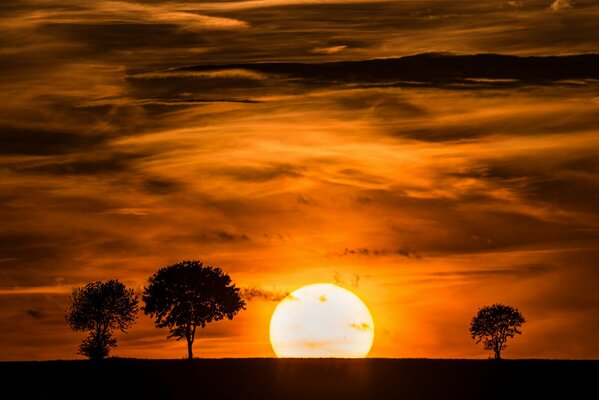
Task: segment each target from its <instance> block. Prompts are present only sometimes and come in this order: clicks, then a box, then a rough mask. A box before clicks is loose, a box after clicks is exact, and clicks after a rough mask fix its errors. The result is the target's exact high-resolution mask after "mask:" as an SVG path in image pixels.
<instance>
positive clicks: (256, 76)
mask: <svg viewBox="0 0 599 400" xmlns="http://www.w3.org/2000/svg"><path fill="white" fill-rule="evenodd" d="M127 78H129V79H149V80H161V79H189V78H193V79H249V80H256V81H261V80H265V79H267V75H265V74H261V73H258V72H254V71H249V70H245V69H228V70H221V71H219V70H217V71H176V70H174V71H173V70H171V71H164V72H144V73H139V74H133V75H129V76H127Z"/></svg>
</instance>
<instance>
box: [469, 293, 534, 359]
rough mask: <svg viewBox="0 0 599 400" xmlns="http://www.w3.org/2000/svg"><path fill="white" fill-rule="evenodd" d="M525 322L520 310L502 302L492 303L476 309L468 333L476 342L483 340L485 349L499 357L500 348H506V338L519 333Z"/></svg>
mask: <svg viewBox="0 0 599 400" xmlns="http://www.w3.org/2000/svg"><path fill="white" fill-rule="evenodd" d="M524 322H526V320H525V319H524V317H523V316H522V314H520V311H518V310H517V309H516V308H513V307H510V306H505V305H503V304H493V305H492V306H485V307H483V308H481V309H480V310H478V313H477V314H476V315H475V316H474V318H472V323H471V324H470V333H471V334H472V339H475V340H476V343H477V344H478V343H480V342H483V345H484V348H485V350H492V351H493V353H494V355H495V359H497V360H499V359H500V358H501V350H505V349H507V344H506V342H507V340H508V338H513V337H514V336H516V335H517V334H518V335H520V334H522V332H521V331H520V329H519V328H520V327H521V326H522V324H523V323H524Z"/></svg>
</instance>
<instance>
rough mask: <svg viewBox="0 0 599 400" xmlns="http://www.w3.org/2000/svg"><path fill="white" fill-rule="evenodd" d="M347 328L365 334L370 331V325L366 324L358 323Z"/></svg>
mask: <svg viewBox="0 0 599 400" xmlns="http://www.w3.org/2000/svg"><path fill="white" fill-rule="evenodd" d="M349 326H350V327H351V328H353V329H355V330H358V331H362V332H367V331H371V330H372V327H371V326H370V324H368V323H366V322H360V323H359V324H355V323H352V324H349Z"/></svg>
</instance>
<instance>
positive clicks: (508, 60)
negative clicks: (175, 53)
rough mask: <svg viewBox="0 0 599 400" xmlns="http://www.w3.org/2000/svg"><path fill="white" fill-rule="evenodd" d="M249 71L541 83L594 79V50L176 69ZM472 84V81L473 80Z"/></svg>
mask: <svg viewBox="0 0 599 400" xmlns="http://www.w3.org/2000/svg"><path fill="white" fill-rule="evenodd" d="M239 69H243V70H249V71H254V72H260V73H265V74H275V75H286V76H289V77H293V78H299V79H305V80H307V81H321V82H322V81H326V82H348V83H349V82H355V83H369V82H370V83H380V82H394V81H397V82H401V81H404V82H409V81H417V82H431V83H435V82H436V83H448V82H454V81H455V82H465V83H467V82H468V81H469V80H477V79H481V80H484V79H497V80H501V79H504V80H518V81H524V82H528V83H543V82H552V81H559V80H572V79H599V54H581V55H568V56H531V57H519V56H510V55H500V54H476V55H454V54H447V53H424V54H418V55H414V56H405V57H400V58H382V59H370V60H362V61H337V62H324V63H299V62H260V63H240V64H223V65H196V66H191V67H186V68H181V69H178V70H179V71H226V70H239ZM473 83H475V82H473Z"/></svg>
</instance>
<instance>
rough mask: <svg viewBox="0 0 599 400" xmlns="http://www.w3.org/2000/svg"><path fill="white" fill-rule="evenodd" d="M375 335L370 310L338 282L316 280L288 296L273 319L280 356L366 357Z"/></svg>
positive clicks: (272, 330)
mask: <svg viewBox="0 0 599 400" xmlns="http://www.w3.org/2000/svg"><path fill="white" fill-rule="evenodd" d="M373 339H374V322H373V320H372V316H371V315H370V311H369V310H368V308H367V307H366V305H365V304H364V303H363V302H362V300H360V298H359V297H358V296H356V295H355V294H353V293H352V292H350V291H349V290H346V289H343V288H341V287H339V286H337V285H333V284H329V283H316V284H312V285H308V286H304V287H302V288H300V289H297V290H296V291H294V292H292V293H291V294H290V295H288V296H287V297H285V298H284V299H283V300H282V301H281V302H280V303H279V304H278V306H277V308H276V309H275V311H274V313H273V315H272V319H271V321H270V342H271V344H272V347H273V350H274V352H275V354H276V355H277V357H347V358H361V357H366V356H367V355H368V352H369V351H370V348H371V347H372V342H373Z"/></svg>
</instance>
